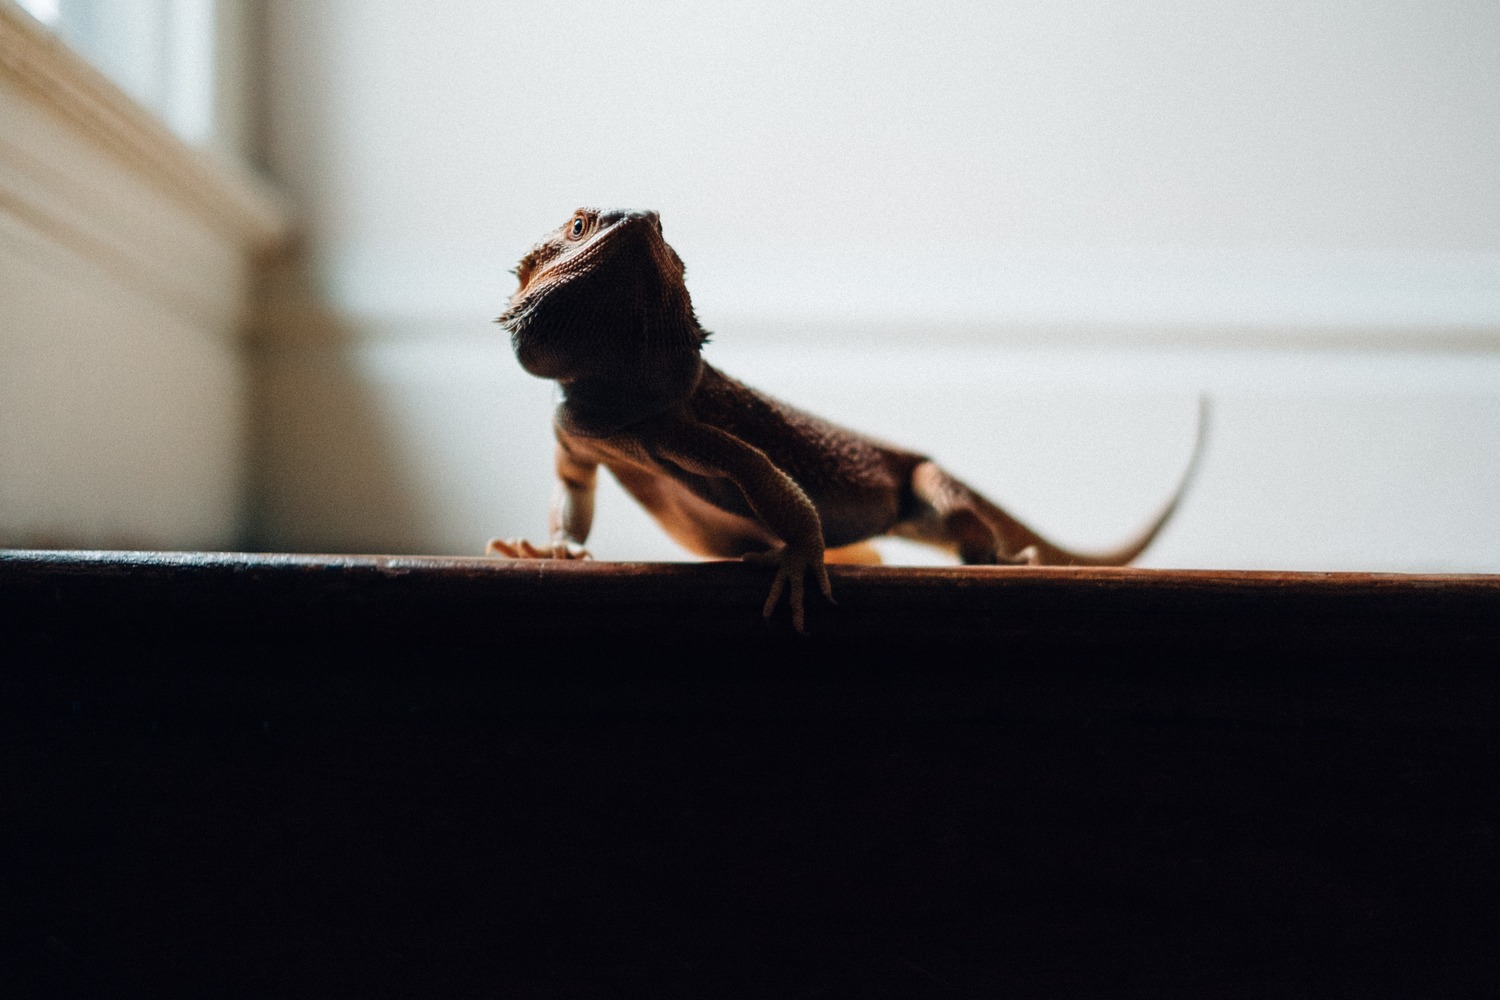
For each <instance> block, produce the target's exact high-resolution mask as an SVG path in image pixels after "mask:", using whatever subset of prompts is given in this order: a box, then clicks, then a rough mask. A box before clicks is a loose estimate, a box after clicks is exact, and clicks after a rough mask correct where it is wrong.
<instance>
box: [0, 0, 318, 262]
mask: <svg viewBox="0 0 1500 1000" xmlns="http://www.w3.org/2000/svg"><path fill="white" fill-rule="evenodd" d="M0 78H3V79H4V80H5V81H6V82H8V83H10V84H12V85H13V86H15V87H16V88H17V89H18V90H20V91H22V92H24V93H25V94H27V95H28V97H29V98H30V99H32V100H34V101H35V102H37V103H38V104H41V105H44V106H46V107H48V108H49V109H50V110H51V111H52V112H54V113H55V114H57V115H58V116H60V117H61V118H63V119H64V120H65V121H67V122H68V123H69V124H70V125H72V126H73V127H74V128H75V129H76V130H77V131H79V132H80V133H82V134H84V135H86V136H88V138H89V139H90V140H92V141H93V142H94V143H96V144H97V145H98V146H99V147H101V148H102V149H104V150H105V151H107V152H108V153H109V154H110V155H111V156H112V157H113V158H115V159H116V160H118V161H119V162H121V163H123V164H125V165H126V166H128V167H129V168H130V169H132V170H133V171H135V172H136V173H139V174H140V175H142V176H144V177H147V178H149V179H150V180H151V181H152V182H153V183H155V184H157V185H159V186H161V187H163V188H165V189H166V190H167V191H168V192H169V193H171V194H172V195H174V196H175V197H177V198H179V199H181V200H182V201H183V202H184V203H186V204H188V205H190V206H191V207H192V208H193V210H194V211H195V214H198V215H200V216H202V217H203V218H204V219H206V220H208V221H209V222H211V223H212V224H214V225H215V226H216V227H217V228H219V229H220V230H222V231H224V232H226V233H227V234H229V235H231V236H232V237H234V238H235V239H236V240H237V241H239V242H242V243H244V244H247V245H248V246H249V247H250V248H251V249H254V250H260V251H265V250H269V249H271V248H273V247H275V246H276V245H277V244H278V243H280V242H281V241H282V240H283V239H285V238H286V236H287V234H288V231H289V228H290V214H289V212H288V210H287V207H286V205H285V204H284V202H283V201H282V200H281V198H280V197H279V196H278V195H277V194H276V193H275V192H274V191H273V190H272V189H271V187H270V186H269V185H267V184H266V183H265V182H264V181H262V180H260V179H259V178H257V177H256V176H255V175H253V174H252V173H250V171H249V170H247V169H244V168H241V167H239V166H238V165H236V164H233V163H231V162H230V161H228V160H226V159H223V158H221V157H218V156H216V155H214V154H211V153H208V152H206V151H204V150H200V149H195V148H193V147H192V146H189V145H188V144H187V143H185V142H183V141H182V140H181V139H179V138H178V137H177V136H176V135H174V134H173V133H172V132H171V130H169V129H168V128H167V127H166V126H165V125H164V124H162V123H161V122H160V121H159V120H158V119H157V118H156V116H155V115H153V114H151V113H150V112H149V111H146V110H145V109H144V108H142V107H140V105H138V104H137V103H136V102H135V101H134V100H133V99H131V98H130V97H129V96H128V95H127V94H125V93H124V92H123V91H122V90H120V88H119V87H117V86H115V84H114V83H112V82H111V81H110V80H109V79H108V78H107V77H105V76H104V74H103V73H101V72H99V70H97V69H95V68H94V67H93V66H91V65H89V63H88V62H87V61H86V60H84V59H83V58H81V57H80V56H78V55H77V54H76V53H74V52H73V51H72V50H71V49H69V48H68V47H67V46H66V45H65V44H63V43H62V42H61V41H60V40H59V39H57V38H56V37H55V36H54V35H53V34H52V33H51V32H49V31H48V30H47V29H46V28H44V27H43V26H42V25H40V24H39V23H38V22H37V21H36V20H35V18H33V17H32V16H31V15H30V14H28V13H26V12H25V11H24V10H22V9H21V8H20V7H19V6H17V5H16V4H15V3H13V2H12V0H0Z"/></svg>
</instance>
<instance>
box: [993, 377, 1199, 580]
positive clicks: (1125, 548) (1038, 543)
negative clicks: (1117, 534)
mask: <svg viewBox="0 0 1500 1000" xmlns="http://www.w3.org/2000/svg"><path fill="white" fill-rule="evenodd" d="M1209 416H1210V407H1209V402H1208V397H1207V396H1200V397H1199V398H1198V434H1197V438H1196V440H1195V441H1194V442H1193V455H1192V457H1191V458H1190V459H1188V464H1187V468H1186V469H1184V470H1183V473H1182V478H1181V479H1180V480H1179V481H1178V483H1177V489H1176V490H1174V491H1173V492H1172V497H1171V499H1169V500H1168V501H1167V502H1166V504H1165V505H1164V506H1163V507H1162V509H1161V510H1160V511H1159V512H1157V515H1156V517H1154V518H1153V519H1152V520H1151V522H1150V523H1149V524H1147V525H1146V527H1145V528H1144V529H1142V530H1141V532H1140V533H1139V534H1138V535H1136V536H1135V537H1134V538H1132V539H1131V540H1130V541H1128V542H1126V543H1125V544H1124V545H1121V546H1120V547H1118V548H1116V549H1114V550H1112V551H1109V552H1071V551H1069V550H1068V549H1065V548H1062V547H1061V546H1059V545H1054V544H1053V543H1052V542H1049V541H1048V540H1047V539H1045V538H1043V537H1042V536H1041V535H1038V534H1037V533H1036V532H1035V531H1033V530H1032V529H1031V528H1029V527H1027V526H1026V525H1025V524H1023V523H1021V522H1020V521H1018V520H1016V519H1015V518H1014V517H1012V516H1011V515H1010V514H1007V513H1006V512H1005V511H1003V510H1001V509H1000V508H999V507H997V506H995V505H994V504H993V503H990V502H989V501H988V500H984V498H982V497H978V499H979V500H980V501H981V505H982V507H983V509H984V515H985V519H986V520H990V521H991V522H992V523H991V525H990V526H991V528H993V530H994V531H995V533H996V534H997V535H999V537H1000V538H1001V539H1003V540H1004V543H1005V548H1006V550H1007V551H1008V552H1012V553H1024V552H1025V551H1026V550H1027V549H1028V548H1029V549H1032V550H1034V551H1035V558H1034V559H1031V560H1022V561H1030V562H1033V563H1036V564H1039V565H1043V566H1124V565H1126V564H1128V563H1130V562H1132V561H1134V559H1135V558H1136V557H1137V556H1139V555H1140V554H1141V553H1142V552H1144V551H1146V547H1147V546H1148V545H1150V544H1151V543H1152V542H1153V541H1155V540H1156V536H1157V535H1158V534H1160V533H1161V529H1162V528H1163V527H1165V526H1166V523H1167V522H1168V521H1169V520H1171V518H1172V515H1173V514H1174V513H1176V512H1177V507H1178V505H1179V504H1180V503H1181V502H1182V498H1183V497H1184V496H1186V495H1187V491H1188V487H1189V486H1190V485H1191V484H1192V482H1193V478H1194V476H1196V475H1197V472H1198V466H1199V463H1200V460H1201V459H1202V457H1203V451H1204V445H1205V444H1206V443H1207V441H1208V425H1209ZM976 496H977V494H976Z"/></svg>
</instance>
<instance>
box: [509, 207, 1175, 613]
mask: <svg viewBox="0 0 1500 1000" xmlns="http://www.w3.org/2000/svg"><path fill="white" fill-rule="evenodd" d="M683 275H684V268H683V264H682V260H681V258H679V257H678V256H677V254H676V253H675V252H674V251H673V250H672V248H671V247H670V246H668V245H667V243H666V241H665V239H664V238H663V236H662V230H661V222H660V219H659V217H658V216H657V214H656V213H655V212H627V211H611V212H601V211H598V210H595V209H580V210H578V211H577V212H575V213H574V214H573V216H572V217H571V218H570V219H569V220H568V221H567V222H566V223H564V225H563V226H562V227H560V228H559V229H558V230H557V231H555V232H553V233H551V234H549V235H548V236H547V237H545V238H544V239H543V240H542V241H541V242H540V243H538V244H537V245H536V246H535V247H533V248H532V250H531V251H530V252H529V253H528V254H527V255H526V256H525V257H523V258H522V260H521V262H520V264H519V265H518V266H517V268H516V276H517V278H518V280H519V283H520V286H519V288H518V289H517V291H516V293H515V295H514V296H513V297H512V298H511V301H510V304H509V307H508V308H507V310H506V311H505V313H504V314H503V315H502V316H501V317H500V319H499V320H498V322H499V323H500V324H501V325H502V326H503V327H504V328H505V329H506V330H507V331H508V332H509V333H510V335H511V340H512V343H513V345H514V347H515V350H516V356H517V358H518V360H519V361H520V363H521V365H522V367H523V368H525V369H526V370H527V371H528V372H530V373H531V374H533V375H537V376H540V377H543V378H550V379H554V380H556V381H557V382H558V384H559V385H560V387H561V389H562V397H563V398H562V401H561V403H560V404H559V405H558V408H557V411H556V414H555V418H554V432H555V435H556V438H557V459H556V464H557V475H558V479H559V487H558V491H557V494H556V497H555V499H554V501H553V504H552V510H551V515H550V518H549V521H550V532H551V539H550V544H549V545H547V546H542V547H538V546H534V545H532V544H530V543H529V542H525V541H519V540H501V539H494V540H492V541H491V542H490V545H489V551H490V553H491V554H494V555H501V556H507V557H511V558H559V559H567V558H583V557H585V556H586V555H587V554H586V552H585V551H584V549H583V545H584V543H585V542H586V541H587V540H588V535H589V531H590V528H591V526H592V522H593V498H594V486H595V482H596V479H597V475H598V469H599V466H601V465H602V466H604V467H606V468H608V469H609V470H610V472H611V473H612V474H613V475H614V476H615V478H616V479H617V480H619V482H620V484H621V485H622V486H623V487H624V488H625V490H626V491H627V492H629V493H630V494H631V495H632V496H633V497H634V498H635V499H636V500H637V501H638V502H639V503H640V504H641V505H642V506H643V507H644V508H645V509H646V510H647V511H648V512H649V513H650V514H651V515H652V517H654V518H655V519H656V520H657V522H658V523H659V524H661V526H662V527H663V528H664V529H665V530H666V532H667V533H668V534H669V535H671V536H672V538H674V539H675V540H676V541H677V542H678V543H679V544H681V545H682V546H683V547H685V548H687V549H688V550H689V551H691V552H694V553H696V554H698V555H703V556H711V557H719V558H743V559H748V560H751V561H757V562H765V563H769V564H773V565H775V566H776V567H777V571H776V577H775V579H774V580H773V582H772V586H771V592H770V596H769V597H768V598H767V600H766V604H765V608H764V613H765V615H766V617H768V618H769V617H770V615H771V613H772V611H773V610H774V609H775V607H776V605H777V603H778V602H779V600H780V598H781V596H782V594H783V593H784V592H785V593H787V595H788V603H789V604H790V605H791V612H792V620H793V623H794V625H795V626H796V628H797V629H798V631H802V630H803V629H804V624H805V621H804V599H803V598H804V593H803V592H804V587H805V580H806V577H807V576H808V575H809V574H810V575H811V576H812V578H813V580H814V582H815V583H816V585H817V586H818V588H819V589H820V590H821V591H822V593H823V594H824V596H825V597H828V599H829V600H832V592H831V588H830V586H829V582H828V574H827V571H826V569H825V568H824V567H825V556H827V555H830V553H828V551H827V550H830V549H846V550H847V549H849V548H851V547H855V546H858V545H859V544H860V543H863V542H864V541H865V540H867V539H870V538H874V537H877V536H881V535H899V536H903V537H906V538H911V539H915V540H917V541H921V542H926V543H929V544H933V545H939V546H943V547H945V548H947V549H949V550H952V551H955V552H956V553H957V554H958V556H959V558H960V559H961V560H962V561H963V562H965V563H1030V564H1048V565H1092V566H1100V565H1123V564H1125V563H1128V562H1130V561H1131V560H1132V559H1134V558H1135V557H1136V556H1138V555H1139V554H1140V553H1141V552H1142V551H1143V550H1144V549H1145V548H1146V546H1147V545H1149V544H1150V543H1151V541H1152V539H1154V538H1155V537H1156V535H1157V533H1158V532H1159V531H1160V530H1161V528H1162V527H1163V526H1164V525H1165V524H1166V522H1167V519H1168V518H1169V517H1170V516H1171V515H1172V512H1173V511H1174V510H1175V509H1176V507H1177V504H1178V502H1179V501H1180V500H1181V498H1182V495H1183V492H1184V491H1185V489H1186V487H1187V484H1188V482H1189V480H1190V479H1191V476H1192V471H1193V468H1194V467H1195V466H1196V464H1197V459H1198V456H1199V454H1200V453H1201V451H1202V443H1203V427H1204V423H1203V421H1202V420H1201V419H1200V423H1199V435H1198V443H1197V445H1196V446H1195V448H1194V452H1193V459H1192V461H1191V462H1190V463H1189V466H1188V470H1187V471H1186V472H1185V473H1184V474H1183V478H1182V481H1181V483H1180V484H1179V486H1178V488H1177V490H1176V492H1175V494H1174V495H1173V497H1172V498H1171V500H1170V501H1169V502H1168V503H1167V505H1166V506H1165V507H1164V508H1163V510H1162V511H1161V512H1160V514H1158V516H1157V517H1156V518H1155V519H1153V521H1152V522H1151V524H1149V525H1148V526H1147V527H1146V528H1145V530H1144V531H1142V532H1141V533H1140V534H1139V535H1138V536H1137V537H1136V538H1135V539H1134V540H1133V541H1131V542H1129V543H1127V544H1126V545H1124V546H1121V547H1120V548H1119V549H1116V550H1115V551H1113V552H1107V553H1099V554H1083V553H1075V552H1070V551H1068V550H1066V549H1063V548H1061V547H1059V546H1057V545H1054V544H1053V543H1051V542H1049V541H1047V540H1046V539H1044V538H1042V537H1041V536H1040V535H1038V534H1037V533H1036V532H1034V531H1032V530H1031V529H1030V528H1029V527H1027V526H1026V525H1024V524H1022V523H1021V522H1020V521H1018V520H1016V519H1015V518H1014V517H1012V516H1010V515H1009V514H1007V513H1006V512H1005V511H1003V510H1002V509H1001V508H999V507H998V506H996V505H995V504H993V503H991V502H990V501H989V500H987V499H985V498H984V497H983V496H981V495H980V494H979V493H978V492H976V491H975V490H973V489H971V488H970V487H968V486H967V485H965V484H964V483H962V482H960V481H959V480H958V479H957V478H955V477H954V476H952V475H950V474H949V473H947V472H946V471H944V470H943V469H941V468H940V467H939V466H937V465H936V464H935V463H934V462H933V461H932V460H931V459H929V458H928V457H927V456H925V455H922V454H920V453H918V452H914V451H909V450H906V449H904V448H900V447H897V446H895V445H891V444H887V443H885V442H883V441H879V440H877V439H875V438H872V437H868V436H866V435H864V434H860V433H858V432H856V431H852V430H849V429H847V428H844V427H840V426H838V425H837V424H833V423H830V422H828V421H826V420H823V419H822V418H820V417H816V416H813V415H812V414H809V413H806V412H804V411H802V410H799V409H797V408H796V407H793V406H789V405H787V404H785V403H782V402H780V401H779V400H776V399H773V398H772V397H770V396H767V395H765V394H764V393H761V392H759V391H757V390H755V389H752V388H750V387H749V386H746V385H744V384H743V383H741V382H738V381H736V380H735V379H733V378H731V377H729V376H728V375H725V374H724V373H722V372H720V371H719V370H718V369H716V368H714V367H713V366H712V365H710V364H708V363H707V362H706V361H704V360H703V358H702V357H701V355H700V351H701V348H702V345H703V343H704V342H705V340H706V339H707V333H706V332H705V331H704V330H703V328H702V327H701V326H700V325H699V323H698V320H697V317H696V315H695V314H694V312H693V308H692V300H691V298H690V296H689V295H688V291H687V286H686V284H685V283H684V280H683Z"/></svg>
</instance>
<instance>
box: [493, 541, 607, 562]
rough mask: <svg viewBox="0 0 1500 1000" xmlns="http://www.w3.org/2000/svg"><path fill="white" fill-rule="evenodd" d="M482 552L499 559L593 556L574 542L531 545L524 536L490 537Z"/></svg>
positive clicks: (589, 557)
mask: <svg viewBox="0 0 1500 1000" xmlns="http://www.w3.org/2000/svg"><path fill="white" fill-rule="evenodd" d="M484 554H485V555H487V556H496V557H498V558H500V559H592V558H593V557H592V556H590V555H589V554H588V552H587V551H586V550H585V549H584V548H583V546H581V545H578V544H576V543H574V542H553V543H552V544H551V545H542V546H538V545H532V544H531V543H530V542H528V541H527V540H526V539H524V538H491V539H490V541H489V544H488V545H486V546H485V547H484Z"/></svg>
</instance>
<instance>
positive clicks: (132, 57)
mask: <svg viewBox="0 0 1500 1000" xmlns="http://www.w3.org/2000/svg"><path fill="white" fill-rule="evenodd" d="M21 5H22V6H23V7H24V8H25V9H26V10H28V11H30V12H31V14H32V15H33V16H34V17H36V18H37V20H39V21H41V22H43V23H44V24H47V25H48V26H50V27H51V28H52V29H53V30H54V31H56V32H57V33H58V35H60V36H61V37H62V38H63V40H64V41H66V42H67V43H68V44H69V45H70V46H72V47H73V48H74V49H75V50H77V51H78V52H79V54H81V55H82V56H84V57H85V58H86V59H88V60H89V61H90V62H92V63H93V64H94V65H95V66H97V67H99V69H101V70H103V71H104V72H105V74H107V75H108V76H109V77H110V78H111V79H112V80H114V82H115V83H117V84H119V85H120V87H121V88H122V89H123V90H124V91H125V92H126V93H128V94H130V96H131V97H134V98H135V99H136V100H137V101H139V102H140V103H141V104H144V105H145V106H146V107H148V108H150V109H151V110H153V111H155V112H156V113H157V114H159V115H161V116H162V118H163V119H165V121H166V123H167V124H168V125H170V126H171V127H172V129H173V130H174V131H175V132H177V134H178V135H180V136H182V137H183V138H184V139H186V140H188V141H189V142H195V143H203V142H207V141H208V140H209V139H210V138H211V137H212V134H213V126H214V122H213V107H214V59H213V55H214V6H215V4H214V0H22V2H21Z"/></svg>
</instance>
